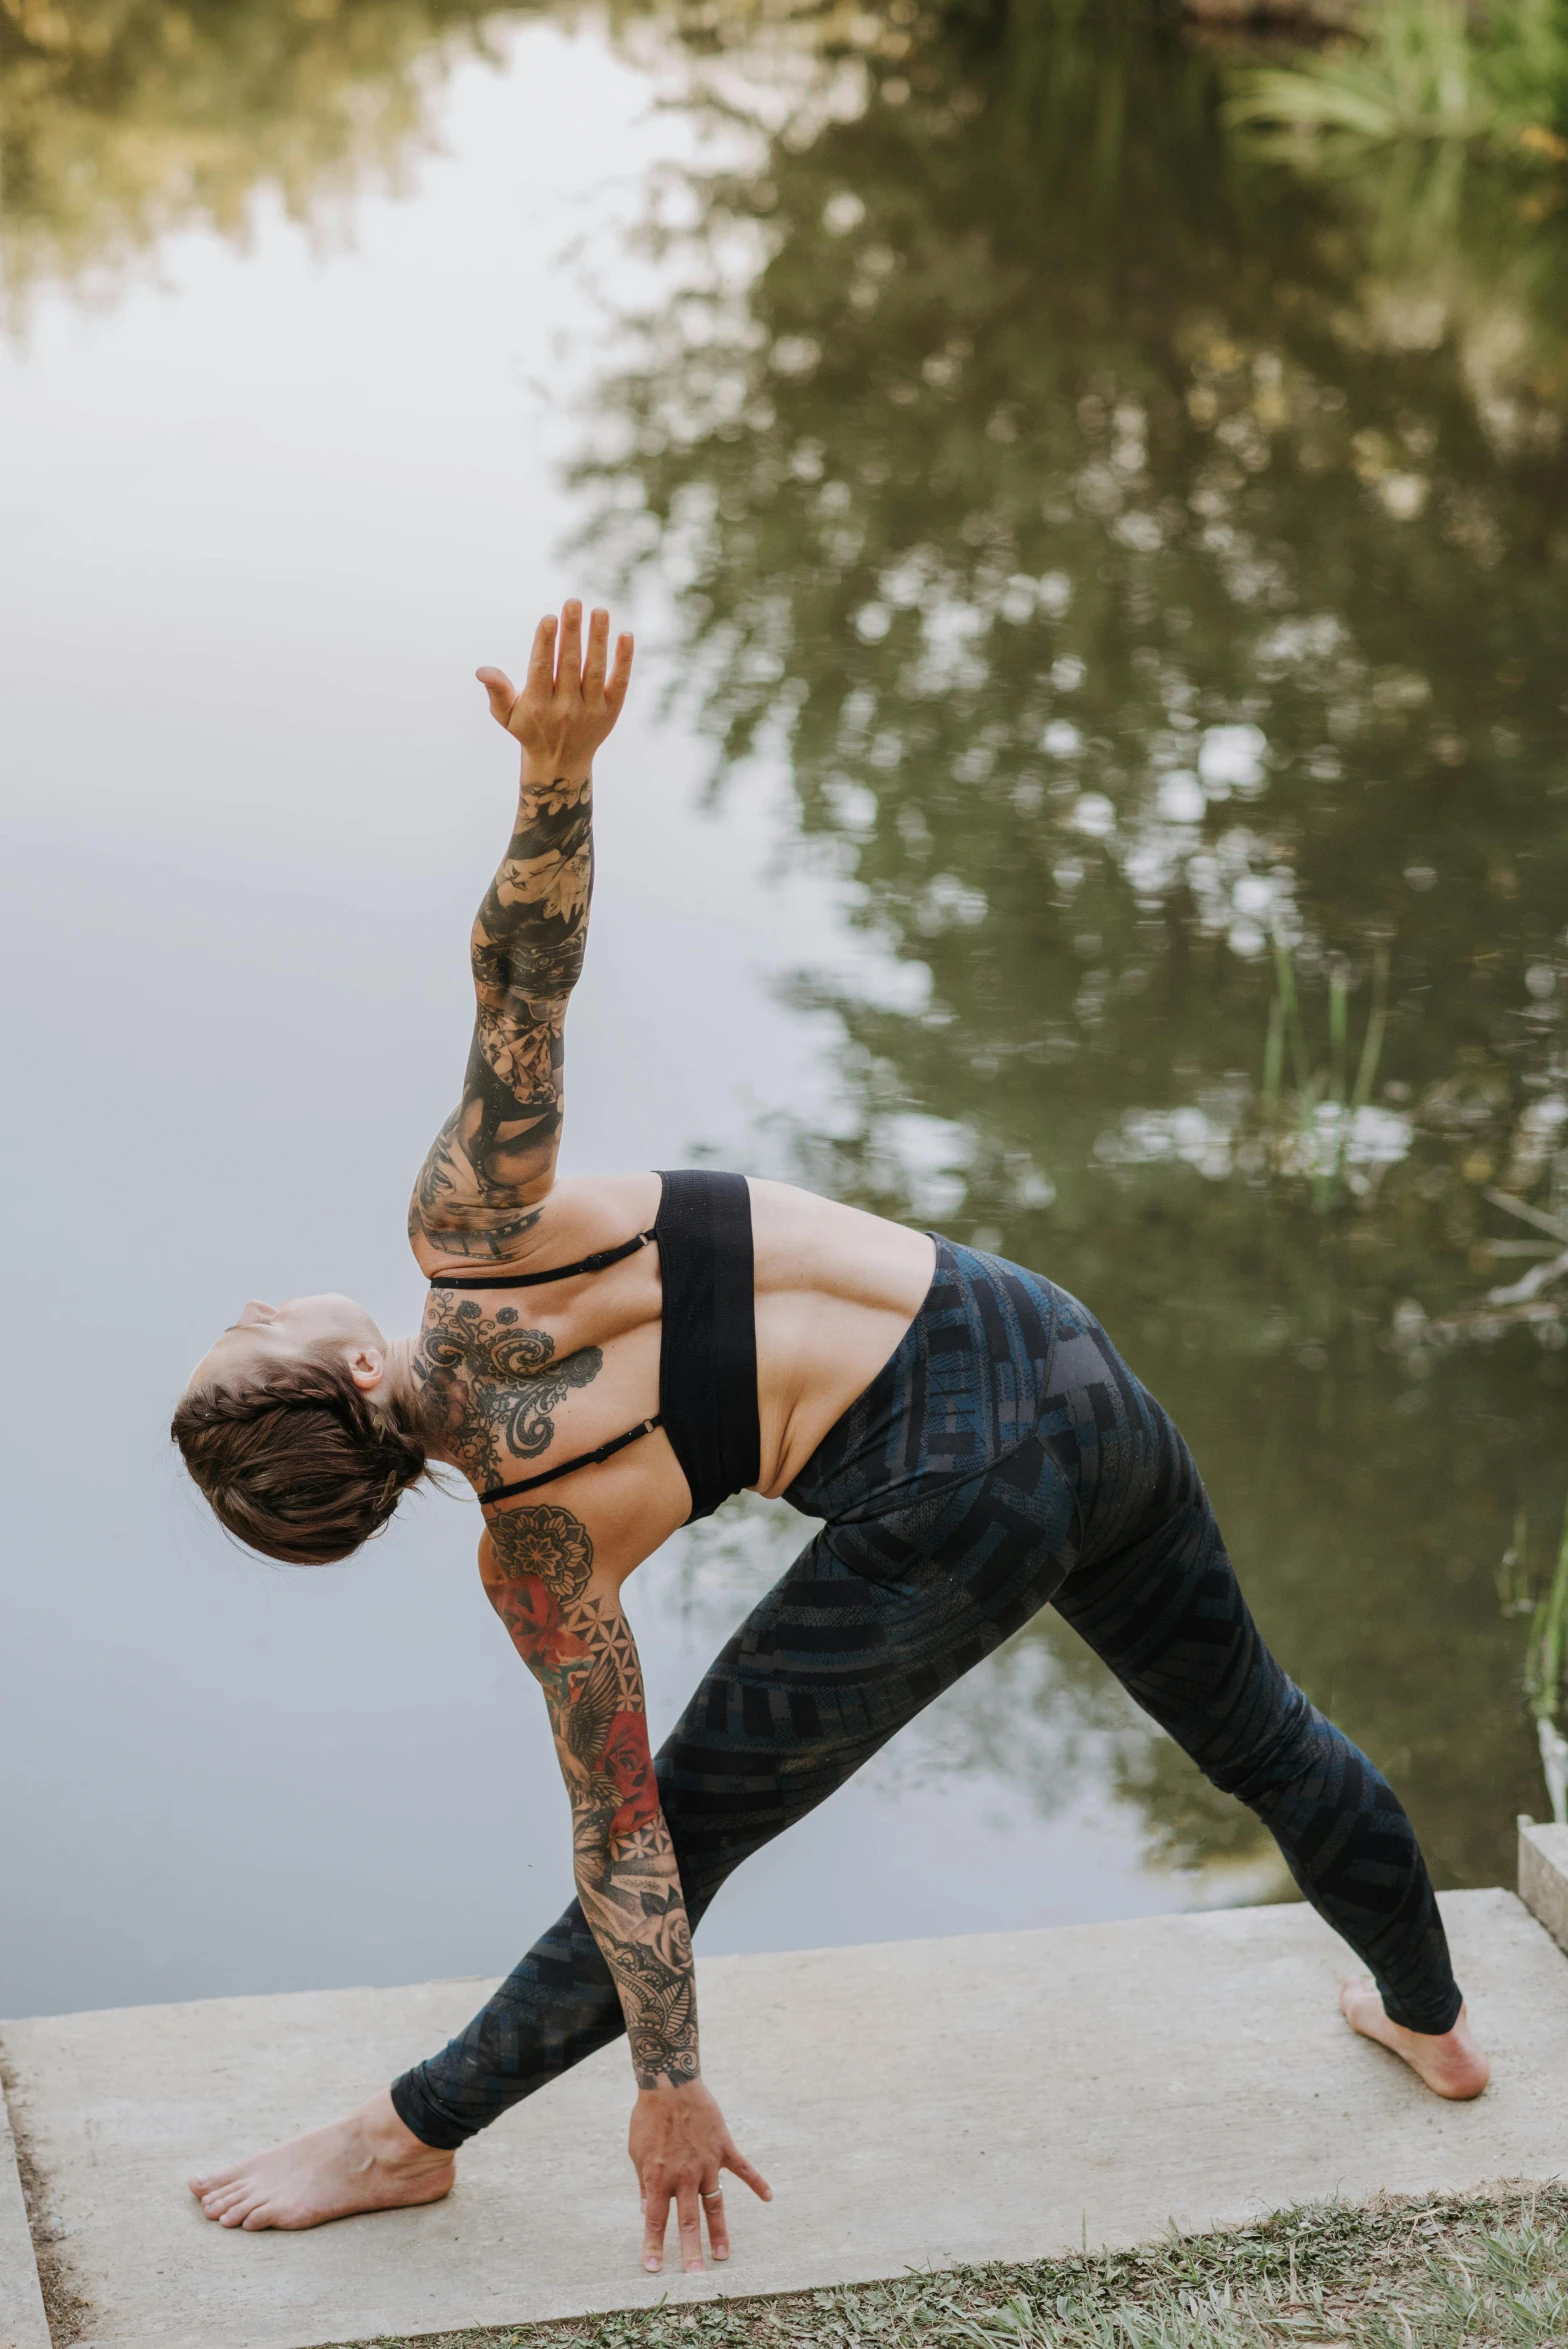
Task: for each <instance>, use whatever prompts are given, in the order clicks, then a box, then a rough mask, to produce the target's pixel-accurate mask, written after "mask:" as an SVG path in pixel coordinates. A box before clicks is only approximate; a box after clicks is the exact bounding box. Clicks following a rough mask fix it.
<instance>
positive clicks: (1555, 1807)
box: [1497, 1503, 1568, 1827]
mask: <svg viewBox="0 0 1568 2349" xmlns="http://www.w3.org/2000/svg"><path fill="white" fill-rule="evenodd" d="M1497 1592H1498V1598H1499V1600H1500V1601H1501V1603H1502V1610H1503V1613H1504V1614H1505V1615H1528V1616H1529V1619H1530V1627H1529V1630H1528V1631H1527V1633H1526V1634H1525V1650H1524V1693H1525V1701H1526V1703H1527V1704H1528V1705H1529V1708H1530V1713H1531V1717H1532V1719H1533V1720H1534V1722H1535V1737H1536V1744H1537V1746H1538V1747H1539V1749H1540V1755H1541V1774H1542V1776H1543V1777H1544V1778H1545V1780H1546V1791H1547V1794H1548V1796H1549V1798H1550V1801H1551V1806H1552V1817H1553V1819H1554V1820H1555V1821H1556V1823H1557V1825H1558V1826H1559V1827H1563V1826H1568V1738H1565V1737H1564V1736H1563V1733H1562V1727H1561V1718H1562V1701H1563V1668H1564V1662H1565V1650H1568V1503H1565V1505H1564V1509H1563V1519H1562V1527H1561V1530H1560V1532H1559V1534H1558V1537H1557V1556H1556V1560H1555V1563H1554V1565H1553V1568H1552V1576H1551V1580H1550V1581H1549V1582H1548V1583H1547V1585H1546V1586H1545V1588H1544V1589H1542V1590H1537V1589H1536V1587H1535V1585H1534V1581H1533V1578H1532V1576H1531V1573H1530V1566H1529V1525H1528V1521H1527V1519H1526V1516H1525V1513H1524V1511H1523V1510H1521V1511H1520V1512H1519V1514H1518V1516H1517V1517H1516V1518H1515V1520H1514V1537H1513V1540H1512V1541H1511V1542H1510V1543H1509V1545H1508V1548H1507V1549H1506V1550H1505V1551H1504V1552H1503V1558H1502V1563H1501V1565H1500V1567H1499V1569H1498V1577H1497Z"/></svg>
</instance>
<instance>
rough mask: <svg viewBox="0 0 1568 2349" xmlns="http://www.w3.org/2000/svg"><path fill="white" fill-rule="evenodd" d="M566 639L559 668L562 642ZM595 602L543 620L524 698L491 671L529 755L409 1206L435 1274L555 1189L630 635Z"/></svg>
mask: <svg viewBox="0 0 1568 2349" xmlns="http://www.w3.org/2000/svg"><path fill="white" fill-rule="evenodd" d="M558 635H559V655H560V657H559V661H558V660H557V657H556V654H557V636H558ZM609 635H610V615H609V613H608V612H604V611H596V612H594V613H593V614H592V616H591V618H590V620H589V623H588V641H587V645H586V648H585V647H584V644H583V640H582V606H581V604H579V603H575V602H573V603H568V604H567V605H566V606H565V608H564V610H563V611H562V614H561V621H560V626H559V630H557V625H556V621H555V618H554V616H553V615H552V616H551V617H549V618H548V619H544V620H541V621H540V623H539V626H538V628H537V630H536V631H535V634H534V643H533V652H532V655H531V656H530V659H529V663H528V675H527V678H526V681H525V682H524V685H523V689H522V691H521V692H520V693H519V692H517V691H515V690H514V688H513V685H512V682H511V679H510V678H509V677H507V676H506V675H505V673H504V672H503V671H502V670H500V669H481V670H480V671H479V680H480V683H481V684H482V685H483V686H484V688H485V691H486V692H487V693H488V695H489V697H490V709H491V714H492V715H493V716H494V718H495V719H496V721H497V723H498V724H499V725H502V726H504V727H505V728H506V730H507V732H508V733H509V734H511V735H513V736H514V737H515V738H516V740H517V741H518V742H520V743H521V745H522V753H523V769H522V777H521V780H520V782H519V785H518V795H517V820H516V823H515V824H514V826H513V831H512V838H511V843H510V845H509V847H508V848H507V852H506V854H505V856H504V857H503V858H502V860H501V864H500V867H499V869H498V870H497V873H496V876H495V879H494V880H493V881H492V882H491V884H490V887H489V889H488V890H487V891H486V893H485V899H484V903H483V904H482V905H481V906H480V908H479V911H478V913H477V914H476V916H475V917H474V926H473V931H472V934H471V937H470V942H469V944H470V960H471V963H472V968H473V976H474V999H475V1016H474V1034H473V1042H472V1044H471V1045H470V1047H469V1054H468V1067H467V1071H466V1073H465V1075H464V1079H463V1097H462V1099H461V1101H460V1102H459V1103H458V1105H457V1107H456V1109H455V1110H454V1111H453V1112H452V1115H451V1116H450V1117H449V1118H448V1119H447V1121H446V1123H445V1125H444V1126H443V1127H442V1128H441V1131H440V1133H439V1134H438V1135H437V1136H436V1138H435V1140H434V1142H432V1144H431V1145H430V1150H429V1152H428V1154H427V1156H426V1159H425V1163H424V1165H423V1166H422V1167H421V1168H420V1170H419V1179H418V1181H417V1182H416V1184H415V1186H414V1196H413V1200H412V1202H411V1204H410V1207H409V1238H410V1240H411V1242H412V1243H413V1247H414V1253H415V1254H416V1256H418V1257H419V1259H420V1262H421V1263H422V1264H423V1265H424V1267H425V1269H426V1270H427V1271H429V1270H431V1269H433V1268H434V1267H435V1266H436V1265H437V1264H438V1263H440V1264H449V1263H450V1262H451V1261H452V1260H453V1259H454V1258H468V1259H478V1260H480V1261H482V1262H491V1261H495V1260H497V1259H501V1258H505V1257H506V1256H508V1255H509V1254H511V1252H512V1251H513V1250H514V1249H515V1247H516V1245H517V1243H518V1242H519V1241H520V1240H521V1239H522V1238H523V1236H524V1234H525V1233H527V1232H528V1231H529V1230H530V1229H531V1227H532V1226H533V1224H534V1223H535V1221H536V1220H537V1217H538V1211H539V1208H540V1206H541V1204H542V1202H543V1201H544V1199H545V1198H546V1196H547V1195H548V1193H549V1190H550V1187H551V1185H552V1183H553V1182H554V1180H555V1160H556V1152H557V1149H558V1148H559V1144H560V1134H561V1067H562V1058H563V1050H562V1036H563V1031H564V1028H565V1024H566V1004H567V998H568V997H569V995H570V994H571V991H572V989H573V987H575V985H576V984H577V980H578V977H579V974H580V973H581V970H582V966H583V948H584V945H585V943H586V940H587V935H588V901H589V898H590V896H591V894H592V889H593V757H594V753H595V751H596V750H597V749H598V747H599V745H600V743H601V742H602V741H603V740H604V738H605V736H606V735H607V734H608V733H609V731H610V729H611V727H612V726H613V725H614V724H615V721H616V719H617V718H618V717H619V715H620V711H621V704H622V703H623V702H624V700H625V699H626V687H627V683H628V681H629V679H630V676H631V665H632V640H631V638H630V637H629V636H621V637H618V638H617V640H616V647H615V665H614V667H613V669H610V670H608V673H607V670H606V658H607V654H608V649H609Z"/></svg>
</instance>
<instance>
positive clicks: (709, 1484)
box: [430, 1168, 762, 1524]
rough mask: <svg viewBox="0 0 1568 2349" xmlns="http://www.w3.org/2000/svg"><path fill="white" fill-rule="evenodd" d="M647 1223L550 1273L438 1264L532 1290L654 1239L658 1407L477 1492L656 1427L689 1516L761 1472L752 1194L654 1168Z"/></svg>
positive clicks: (448, 1284)
mask: <svg viewBox="0 0 1568 2349" xmlns="http://www.w3.org/2000/svg"><path fill="white" fill-rule="evenodd" d="M659 1181H660V1184H661V1185H662V1189H661V1192H660V1197H659V1212H658V1214H657V1216H656V1217H655V1218H654V1222H653V1226H652V1229H651V1230H649V1231H646V1232H638V1233H637V1234H636V1236H635V1238H633V1239H630V1240H623V1241H622V1242H621V1244H620V1246H619V1247H617V1248H601V1249H600V1250H599V1251H598V1252H597V1254H595V1255H593V1256H582V1257H579V1258H578V1260H577V1262H576V1263H575V1264H555V1265H552V1266H551V1267H550V1269H549V1270H548V1271H547V1272H499V1273H470V1272H438V1273H437V1274H436V1275H435V1277H434V1279H433V1280H432V1281H431V1283H430V1286H431V1287H432V1288H433V1289H533V1288H538V1287H539V1286H541V1285H542V1283H544V1282H546V1281H564V1280H568V1279H570V1278H571V1277H572V1276H573V1275H574V1274H577V1273H592V1272H603V1271H604V1270H605V1269H606V1267H607V1266H609V1265H612V1264H619V1263H620V1262H621V1261H622V1259H623V1258H624V1257H627V1256H634V1255H635V1254H636V1252H637V1250H638V1249H639V1248H646V1247H647V1246H648V1244H649V1242H650V1241H652V1242H653V1243H654V1244H655V1245H656V1246H657V1248H658V1251H659V1264H660V1270H661V1272H662V1274H663V1279H664V1319H663V1323H662V1326H661V1328H660V1332H659V1408H658V1410H657V1411H656V1412H655V1413H654V1415H653V1417H652V1418H651V1419H643V1420H639V1421H638V1423H637V1425H636V1426H635V1427H629V1428H628V1429H627V1430H626V1432H625V1434H624V1435H618V1436H612V1437H611V1438H610V1441H609V1442H608V1443H607V1444H599V1445H597V1446H596V1447H595V1449H594V1450H593V1451H591V1452H579V1453H578V1454H577V1456H576V1458H575V1459H572V1460H563V1461H562V1462H561V1463H560V1465H559V1467H556V1468H547V1469H545V1470H544V1472H543V1473H542V1475H539V1476H525V1477H521V1478H520V1479H519V1480H518V1481H517V1482H516V1483H515V1484H496V1485H491V1486H490V1488H489V1490H488V1491H486V1492H482V1493H481V1494H480V1496H479V1498H480V1500H481V1501H484V1502H490V1501H505V1500H510V1499H511V1497H512V1495H513V1494H514V1493H530V1492H534V1491H536V1490H537V1489H538V1487H539V1486H540V1485H542V1484H554V1482H555V1480H556V1478H557V1477H561V1476H570V1475H571V1474H572V1472H573V1470H574V1469H578V1468H591V1467H592V1466H594V1465H595V1463H596V1462H598V1461H600V1460H608V1459H610V1458H611V1457H612V1456H613V1455H614V1454H615V1453H616V1452H623V1451H624V1450H625V1449H626V1446H627V1445H628V1444H635V1443H636V1442H637V1441H638V1440H639V1438H640V1437H642V1436H645V1435H651V1434H652V1433H653V1430H654V1429H655V1428H656V1427H662V1428H663V1430H664V1432H665V1434H666V1435H667V1436H668V1437H669V1439H670V1448H671V1450H672V1451H673V1452H674V1454H675V1457H676V1459H677V1460H678V1461H679V1462H680V1466H681V1473H682V1475H683V1476H684V1477H685V1479H686V1482H687V1484H688V1486H689V1487H690V1489H691V1517H688V1519H687V1521H686V1522H687V1523H688V1524H690V1523H691V1522H692V1519H693V1518H697V1517H711V1516H712V1514H713V1512H714V1510H715V1509H716V1508H717V1507H718V1505H719V1503H720V1502H721V1501H727V1500H728V1499H729V1497H730V1495H731V1493H738V1492H739V1491H740V1490H741V1489H742V1487H743V1486H746V1485H752V1484H755V1483H756V1481H757V1478H758V1477H759V1475H760V1474H761V1473H762V1430H761V1425H760V1423H759V1421H758V1417H757V1318H756V1283H755V1272H754V1266H753V1258H752V1245H751V1193H750V1191H749V1190H748V1188H747V1186H746V1178H745V1176H744V1175H736V1174H710V1173H709V1172H708V1171H707V1170H706V1169H705V1168H704V1169H696V1170H684V1171H682V1172H679V1173H674V1174H664V1173H661V1174H660V1176H659Z"/></svg>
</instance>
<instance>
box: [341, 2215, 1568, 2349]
mask: <svg viewBox="0 0 1568 2349" xmlns="http://www.w3.org/2000/svg"><path fill="white" fill-rule="evenodd" d="M804 2343H811V2344H813V2345H815V2344H818V2343H821V2344H824V2345H828V2344H831V2345H833V2349H1283V2345H1284V2344H1286V2343H1299V2344H1306V2343H1320V2344H1325V2345H1326V2344H1335V2345H1337V2349H1563V2344H1568V2188H1565V2187H1562V2186H1539V2187H1537V2186H1528V2187H1499V2188H1498V2189H1497V2190H1496V2192H1495V2193H1494V2194H1491V2195H1464V2196H1459V2195H1429V2196H1425V2197H1423V2198H1421V2199H1419V2200H1399V2201H1395V2200H1393V2199H1388V2200H1385V2201H1381V2202H1378V2203H1374V2204H1371V2205H1369V2206H1361V2207H1350V2206H1348V2205H1345V2204H1340V2203H1328V2204H1318V2205H1313V2206H1309V2207H1303V2208H1300V2209H1296V2210H1287V2211H1282V2212H1280V2213H1278V2214H1277V2215H1276V2216H1274V2217H1273V2218H1267V2219H1261V2220H1259V2221H1257V2222H1256V2223H1255V2224H1253V2225H1250V2226H1245V2227H1237V2228H1233V2229H1227V2230H1226V2231H1224V2232H1222V2233H1219V2234H1213V2235H1199V2236H1181V2235H1178V2234H1176V2233H1174V2232H1173V2233H1172V2234H1171V2235H1170V2237H1168V2238H1167V2240H1165V2241H1164V2242H1161V2243H1157V2244H1151V2245H1149V2246H1147V2247H1145V2248H1144V2249H1141V2250H1136V2251H1105V2252H1085V2253H1082V2254H1079V2255H1075V2256H1071V2257H1068V2258H1064V2259H1044V2260H1037V2261H1034V2262H1032V2263H1031V2264H1030V2265H1028V2266H1024V2267H1004V2266H991V2267H970V2268H951V2269H943V2270H939V2271H936V2272H933V2273H927V2274H919V2275H906V2276H903V2277H900V2278H898V2279H897V2280H896V2281H894V2282H891V2283H886V2284H858V2285H849V2286H844V2287H842V2288H839V2289H836V2290H833V2291H824V2292H801V2293H795V2294H792V2295H790V2296H788V2297H786V2298H782V2299H761V2300H733V2301H731V2300H721V2301H717V2302H705V2303H699V2304H697V2305H695V2306H693V2305H690V2304H687V2305H684V2306H674V2307H671V2306H664V2307H660V2308H655V2309H651V2310H647V2311H645V2312H644V2311H639V2312H634V2313H625V2314H621V2315H616V2316H604V2317H592V2318H586V2319H582V2320H579V2321H577V2322H575V2323H570V2324H554V2325H535V2326H523V2327H519V2326H509V2327H505V2326H504V2327H502V2328H500V2329H499V2330H489V2331H479V2332H463V2333H443V2334H439V2335H438V2334H420V2335H418V2336H417V2337H415V2336H412V2335H411V2336H408V2337H407V2338H404V2337H403V2336H396V2337H394V2336H392V2335H382V2336H379V2337H378V2339H377V2341H376V2342H375V2343H374V2345H372V2344H370V2343H368V2342H366V2343H355V2344H343V2345H342V2349H520V2345H522V2344H527V2349H794V2345H796V2344H804Z"/></svg>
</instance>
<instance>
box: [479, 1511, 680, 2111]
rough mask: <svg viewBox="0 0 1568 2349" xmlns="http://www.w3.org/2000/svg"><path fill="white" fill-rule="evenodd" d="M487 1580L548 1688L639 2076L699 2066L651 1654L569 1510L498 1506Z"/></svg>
mask: <svg viewBox="0 0 1568 2349" xmlns="http://www.w3.org/2000/svg"><path fill="white" fill-rule="evenodd" d="M489 1533H490V1547H491V1552H492V1556H493V1564H492V1565H491V1566H490V1568H489V1569H488V1570H487V1573H486V1580H485V1587H486V1590H487V1591H488V1593H489V1596H490V1603H491V1605H492V1606H493V1607H494V1608H495V1610H496V1613H497V1614H498V1615H499V1616H500V1618H501V1620H502V1622H503V1623H504V1624H505V1625H506V1628H507V1630H508V1631H509V1632H510V1633H511V1636H512V1641H513V1644H514V1645H515V1647H516V1648H517V1651H518V1653H519V1655H520V1656H521V1657H522V1658H523V1661H524V1662H525V1663H526V1664H527V1666H528V1668H529V1670H530V1671H531V1672H532V1673H533V1674H534V1676H535V1678H536V1679H537V1680H538V1681H539V1683H540V1685H541V1687H542V1688H543V1690H544V1696H545V1703H546V1705H547V1707H548V1708H549V1713H550V1726H551V1729H552V1730H553V1732H554V1735H555V1744H556V1752H557V1753H558V1755H559V1756H560V1762H561V1772H562V1775H563V1777H564V1778H565V1780H566V1787H567V1793H568V1795H569V1797H570V1800H571V1806H572V1860H573V1869H574V1873H575V1875H576V1878H577V1890H578V1895H579V1897H580V1899H581V1901H582V1904H583V1913H584V1915H585V1916H586V1917H587V1920H588V1924H589V1928H590V1930H591V1932H592V1933H593V1937H594V1939H595V1940H596V1941H597V1943H598V1944H599V1947H600V1949H601V1951H602V1952H603V1954H604V1959H605V1963H606V1964H607V1965H608V1967H609V1968H610V1971H611V1973H612V1974H613V1976H614V1978H615V1985H616V1989H617V1991H618V1993H619V1995H620V2000H621V2006H622V2009H623V2011H624V2013H625V2016H626V2030H627V2037H628V2040H629V2042H630V2046H631V2051H632V2068H633V2070H634V2071H635V2073H636V2076H637V2084H638V2086H639V2087H642V2088H653V2087H657V2086H658V2085H659V2083H660V2082H661V2081H668V2082H669V2083H671V2084H672V2085H673V2086H677V2087H678V2086H679V2085H680V2083H681V2082H682V2081H683V2080H694V2079H696V2078H697V2076H698V2071H699V2063H698V2043H697V1999H696V1989H695V1984H694V1980H693V1974H692V1957H691V1929H690V1926H689V1924H688V1921H687V1917H686V1903H685V1899H684V1897H683V1895H682V1892H681V1881H680V1873H679V1870H678V1869H677V1867H676V1865H675V1850H674V1846H673V1844H672V1843H671V1841H670V1834H669V1829H668V1828H667V1827H666V1826H665V1823H664V1814H663V1812H662V1811H661V1809H660V1807H659V1789H658V1782H657V1780H656V1779H655V1776H654V1769H653V1756H652V1753H651V1752H650V1750H649V1744H648V1718H647V1711H646V1708H645V1705H644V1701H643V1687H642V1667H641V1665H640V1664H639V1662H638V1658H637V1648H636V1643H635V1642H634V1640H633V1638H632V1634H631V1628H630V1626H629V1624H628V1623H627V1621H626V1618H625V1616H624V1615H623V1614H622V1612H621V1607H620V1602H619V1599H617V1598H612V1597H608V1596H602V1595H599V1594H594V1595H589V1585H590V1583H591V1581H592V1576H593V1542H592V1539H591V1537H590V1535H589V1533H588V1529H587V1527H586V1526H585V1525H584V1524H583V1523H582V1522H581V1520H580V1519H579V1518H577V1517H574V1516H573V1514H572V1512H571V1511H570V1510H569V1509H555V1508H521V1509H507V1510H497V1511H496V1512H495V1513H494V1514H493V1515H492V1516H491V1518H490V1521H489Z"/></svg>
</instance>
